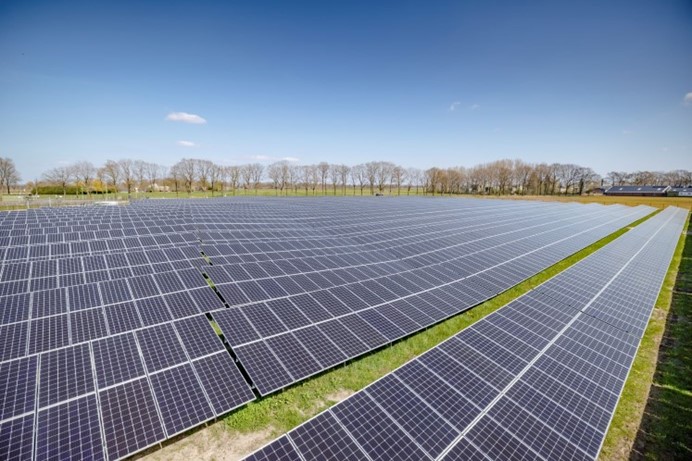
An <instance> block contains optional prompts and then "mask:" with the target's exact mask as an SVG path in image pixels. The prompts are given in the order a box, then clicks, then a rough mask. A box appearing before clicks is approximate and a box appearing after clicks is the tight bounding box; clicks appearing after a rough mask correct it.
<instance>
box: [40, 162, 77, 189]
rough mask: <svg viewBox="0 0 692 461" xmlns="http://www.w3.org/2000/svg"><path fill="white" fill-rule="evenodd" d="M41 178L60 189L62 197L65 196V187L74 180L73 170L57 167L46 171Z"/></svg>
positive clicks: (68, 167) (69, 167) (67, 167)
mask: <svg viewBox="0 0 692 461" xmlns="http://www.w3.org/2000/svg"><path fill="white" fill-rule="evenodd" d="M43 178H44V179H45V180H46V181H48V182H50V183H52V184H55V185H56V186H58V187H61V188H62V195H63V196H64V195H67V186H68V185H69V184H70V182H71V181H72V179H73V178H74V170H73V167H71V166H59V167H55V168H53V169H52V170H48V171H47V172H45V173H44V174H43Z"/></svg>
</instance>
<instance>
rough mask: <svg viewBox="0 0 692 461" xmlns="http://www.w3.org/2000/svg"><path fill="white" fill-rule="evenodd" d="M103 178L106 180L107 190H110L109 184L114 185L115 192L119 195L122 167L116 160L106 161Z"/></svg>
mask: <svg viewBox="0 0 692 461" xmlns="http://www.w3.org/2000/svg"><path fill="white" fill-rule="evenodd" d="M103 176H104V178H106V189H108V187H107V186H108V182H110V183H111V184H113V192H115V193H116V194H117V193H118V184H119V183H120V178H121V174H120V165H118V162H116V161H114V160H106V163H105V164H104V165H103Z"/></svg>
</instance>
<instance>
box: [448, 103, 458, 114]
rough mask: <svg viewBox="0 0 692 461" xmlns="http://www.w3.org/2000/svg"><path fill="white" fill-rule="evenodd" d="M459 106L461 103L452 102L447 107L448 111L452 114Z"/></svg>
mask: <svg viewBox="0 0 692 461" xmlns="http://www.w3.org/2000/svg"><path fill="white" fill-rule="evenodd" d="M459 104H461V101H454V102H453V103H452V104H451V105H450V106H449V111H450V112H454V111H455V110H457V107H459Z"/></svg>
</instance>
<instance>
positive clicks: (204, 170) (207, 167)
mask: <svg viewBox="0 0 692 461" xmlns="http://www.w3.org/2000/svg"><path fill="white" fill-rule="evenodd" d="M195 163H196V167H195V169H196V171H197V180H198V183H197V184H198V185H199V188H200V189H202V190H203V191H206V190H207V189H208V188H209V182H210V181H211V174H212V170H213V169H214V163H213V162H211V161H210V160H201V159H195Z"/></svg>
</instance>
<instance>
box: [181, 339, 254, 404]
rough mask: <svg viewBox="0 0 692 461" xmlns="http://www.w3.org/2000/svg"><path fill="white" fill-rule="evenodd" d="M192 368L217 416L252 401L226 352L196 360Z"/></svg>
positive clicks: (249, 391) (247, 387)
mask: <svg viewBox="0 0 692 461" xmlns="http://www.w3.org/2000/svg"><path fill="white" fill-rule="evenodd" d="M193 366H194V368H195V372H196V373H197V376H199V379H200V382H201V383H202V387H203V388H204V391H205V393H206V394H207V396H208V397H209V401H210V402H211V406H212V408H213V409H214V413H216V414H217V415H221V414H223V413H226V412H228V411H231V410H233V409H235V408H237V407H239V406H241V405H243V404H245V403H247V402H249V401H251V400H254V398H255V395H254V394H253V393H252V390H251V389H250V386H249V385H248V383H247V381H245V378H243V376H242V374H241V373H240V370H239V369H238V367H237V365H236V364H235V363H234V362H233V359H232V358H231V357H230V356H229V355H228V354H227V353H226V351H222V352H218V353H215V354H213V355H208V356H205V357H202V358H200V359H197V360H195V361H193Z"/></svg>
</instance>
